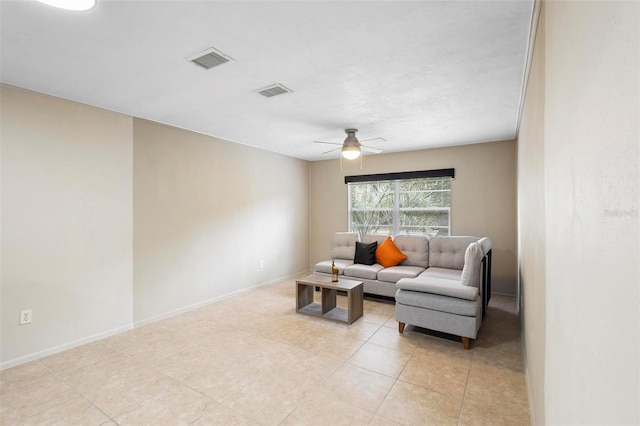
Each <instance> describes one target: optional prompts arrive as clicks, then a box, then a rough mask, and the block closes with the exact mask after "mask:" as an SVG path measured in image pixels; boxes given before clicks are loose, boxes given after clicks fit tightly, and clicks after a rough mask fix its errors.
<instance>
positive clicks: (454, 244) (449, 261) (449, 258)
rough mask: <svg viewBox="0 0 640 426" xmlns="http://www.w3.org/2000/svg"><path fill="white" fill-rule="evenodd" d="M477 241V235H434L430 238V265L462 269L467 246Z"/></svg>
mask: <svg viewBox="0 0 640 426" xmlns="http://www.w3.org/2000/svg"><path fill="white" fill-rule="evenodd" d="M476 241H478V238H476V237H432V238H431V240H429V266H430V267H435V268H446V269H458V270H460V271H461V270H462V268H463V267H464V255H465V252H466V250H467V247H468V246H469V244H471V243H474V242H476Z"/></svg>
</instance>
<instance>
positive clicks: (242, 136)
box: [0, 0, 533, 160]
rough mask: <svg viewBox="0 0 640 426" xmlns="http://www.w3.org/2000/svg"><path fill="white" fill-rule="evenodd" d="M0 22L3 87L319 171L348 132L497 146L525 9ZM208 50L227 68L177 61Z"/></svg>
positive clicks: (359, 7) (512, 98) (142, 6)
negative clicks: (273, 90) (313, 163)
mask: <svg viewBox="0 0 640 426" xmlns="http://www.w3.org/2000/svg"><path fill="white" fill-rule="evenodd" d="M0 7H1V9H0V14H1V16H0V19H1V30H0V31H1V32H0V35H1V69H0V78H1V80H2V82H4V83H7V84H10V85H14V86H19V87H23V88H27V89H31V90H35V91H37V92H42V93H46V94H51V95H54V96H58V97H62V98H66V99H71V100H74V101H78V102H82V103H85V104H90V105H95V106H98V107H101V108H105V109H108V110H112V111H118V112H122V113H125V114H129V115H132V116H135V117H141V118H145V119H149V120H153V121H157V122H161V123H166V124H170V125H172V126H176V127H181V128H185V129H189V130H193V131H196V132H200V133H204V134H208V135H212V136H216V137H219V138H222V139H226V140H229V141H232V142H238V143H242V144H246V145H251V146H255V147H260V148H264V149H267V150H270V151H275V152H279V153H282V154H286V155H290V156H293V157H297V158H301V159H306V160H319V159H326V158H337V156H338V155H339V154H338V152H335V153H332V154H329V155H322V152H324V151H326V150H327V149H330V146H328V145H321V144H314V143H313V142H312V141H313V140H325V141H333V142H342V141H343V140H344V138H345V137H346V135H345V134H344V129H345V128H350V127H354V128H357V129H359V130H360V131H359V133H358V137H359V138H360V139H368V138H373V137H377V136H382V137H384V138H386V139H387V142H378V143H375V144H373V146H375V147H378V148H382V149H384V151H385V152H396V151H407V150H414V149H423V148H429V147H437V146H448V145H459V144H469V143H480V142H488V141H495V140H504V139H510V138H513V137H514V136H515V129H516V126H517V119H518V111H519V105H520V97H521V91H522V82H523V76H524V68H525V62H526V55H527V47H528V33H529V26H530V20H531V15H532V13H533V0H504V1H407V2H404V1H331V2H329V1H266V0H265V1H227V2H222V1H177V0H174V1H141V0H139V1H122V0H98V5H97V6H96V7H95V8H94V9H92V10H90V11H87V12H68V11H63V10H59V9H55V8H52V7H50V6H47V5H44V4H41V3H38V2H36V1H34V0H20V1H8V0H2V1H1V2H0ZM210 47H215V48H216V49H218V50H220V51H222V52H224V53H225V54H227V55H229V56H231V57H233V58H234V59H235V61H232V62H228V63H226V64H223V65H221V66H219V67H216V68H212V69H210V70H205V69H204V68H200V67H198V66H196V65H194V64H192V63H191V62H189V61H188V60H187V58H189V57H191V56H193V55H194V54H196V53H199V52H201V51H204V50H205V49H207V48H210ZM272 83H281V84H284V85H285V86H287V87H288V88H290V89H292V90H293V91H294V93H288V94H285V95H281V96H277V97H273V98H265V97H263V96H260V95H259V94H257V93H256V90H257V89H261V88H263V87H265V86H268V85H270V84H272Z"/></svg>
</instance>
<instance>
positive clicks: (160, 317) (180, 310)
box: [133, 270, 309, 327]
mask: <svg viewBox="0 0 640 426" xmlns="http://www.w3.org/2000/svg"><path fill="white" fill-rule="evenodd" d="M305 274H309V271H308V270H307V271H303V272H296V273H295V274H291V275H286V276H284V277H280V278H276V279H273V280H269V281H265V282H262V283H259V284H256V285H254V286H251V287H247V288H243V289H240V290H237V291H234V292H231V293H227V294H223V295H221V296H216V297H214V298H211V299H207V300H204V301H202V302H198V303H194V304H193V305H189V306H183V307H182V308H178V309H174V310H172V311H169V312H165V313H164V314H160V315H155V316H153V317H151V318H147V319H143V320H140V321H135V322H134V324H133V325H134V327H141V326H143V325H147V324H150V323H152V322H156V321H160V320H163V319H167V318H171V317H173V316H176V315H180V314H183V313H185V312H188V311H191V310H193V309H198V308H201V307H203V306H206V305H208V304H210V303H215V302H219V301H221V300H224V299H228V298H230V297H233V296H237V295H239V294H242V293H247V292H248V291H251V290H253V289H256V288H258V287H264V286H267V285H272V284H276V283H279V282H282V281H285V280H288V279H292V278H295V277H299V276H301V275H305Z"/></svg>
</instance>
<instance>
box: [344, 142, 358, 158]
mask: <svg viewBox="0 0 640 426" xmlns="http://www.w3.org/2000/svg"><path fill="white" fill-rule="evenodd" d="M342 156H343V157H344V158H345V159H346V160H355V159H356V158H358V157H360V147H359V146H358V145H355V144H354V145H351V144H349V145H345V146H344V147H342Z"/></svg>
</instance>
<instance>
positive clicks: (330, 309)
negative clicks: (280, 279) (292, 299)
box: [296, 275, 364, 324]
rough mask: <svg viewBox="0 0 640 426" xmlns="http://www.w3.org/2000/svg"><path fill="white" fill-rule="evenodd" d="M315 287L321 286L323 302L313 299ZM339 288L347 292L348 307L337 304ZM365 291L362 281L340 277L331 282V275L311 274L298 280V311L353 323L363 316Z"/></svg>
mask: <svg viewBox="0 0 640 426" xmlns="http://www.w3.org/2000/svg"><path fill="white" fill-rule="evenodd" d="M314 287H319V288H320V291H321V292H322V293H321V296H322V297H321V303H315V302H314V301H313V291H314ZM338 290H341V291H345V292H346V293H347V309H344V308H340V307H338V306H336V294H337V293H338ZM363 301H364V292H363V288H362V281H354V280H347V279H344V278H340V279H339V280H338V282H331V277H325V276H321V275H309V276H307V277H304V278H301V279H298V280H296V312H298V313H301V314H307V315H314V316H317V317H322V318H327V319H330V320H334V321H339V322H344V323H347V324H351V323H353V322H354V321H355V320H357V319H358V318H360V317H361V316H362V311H363V303H364V302H363Z"/></svg>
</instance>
